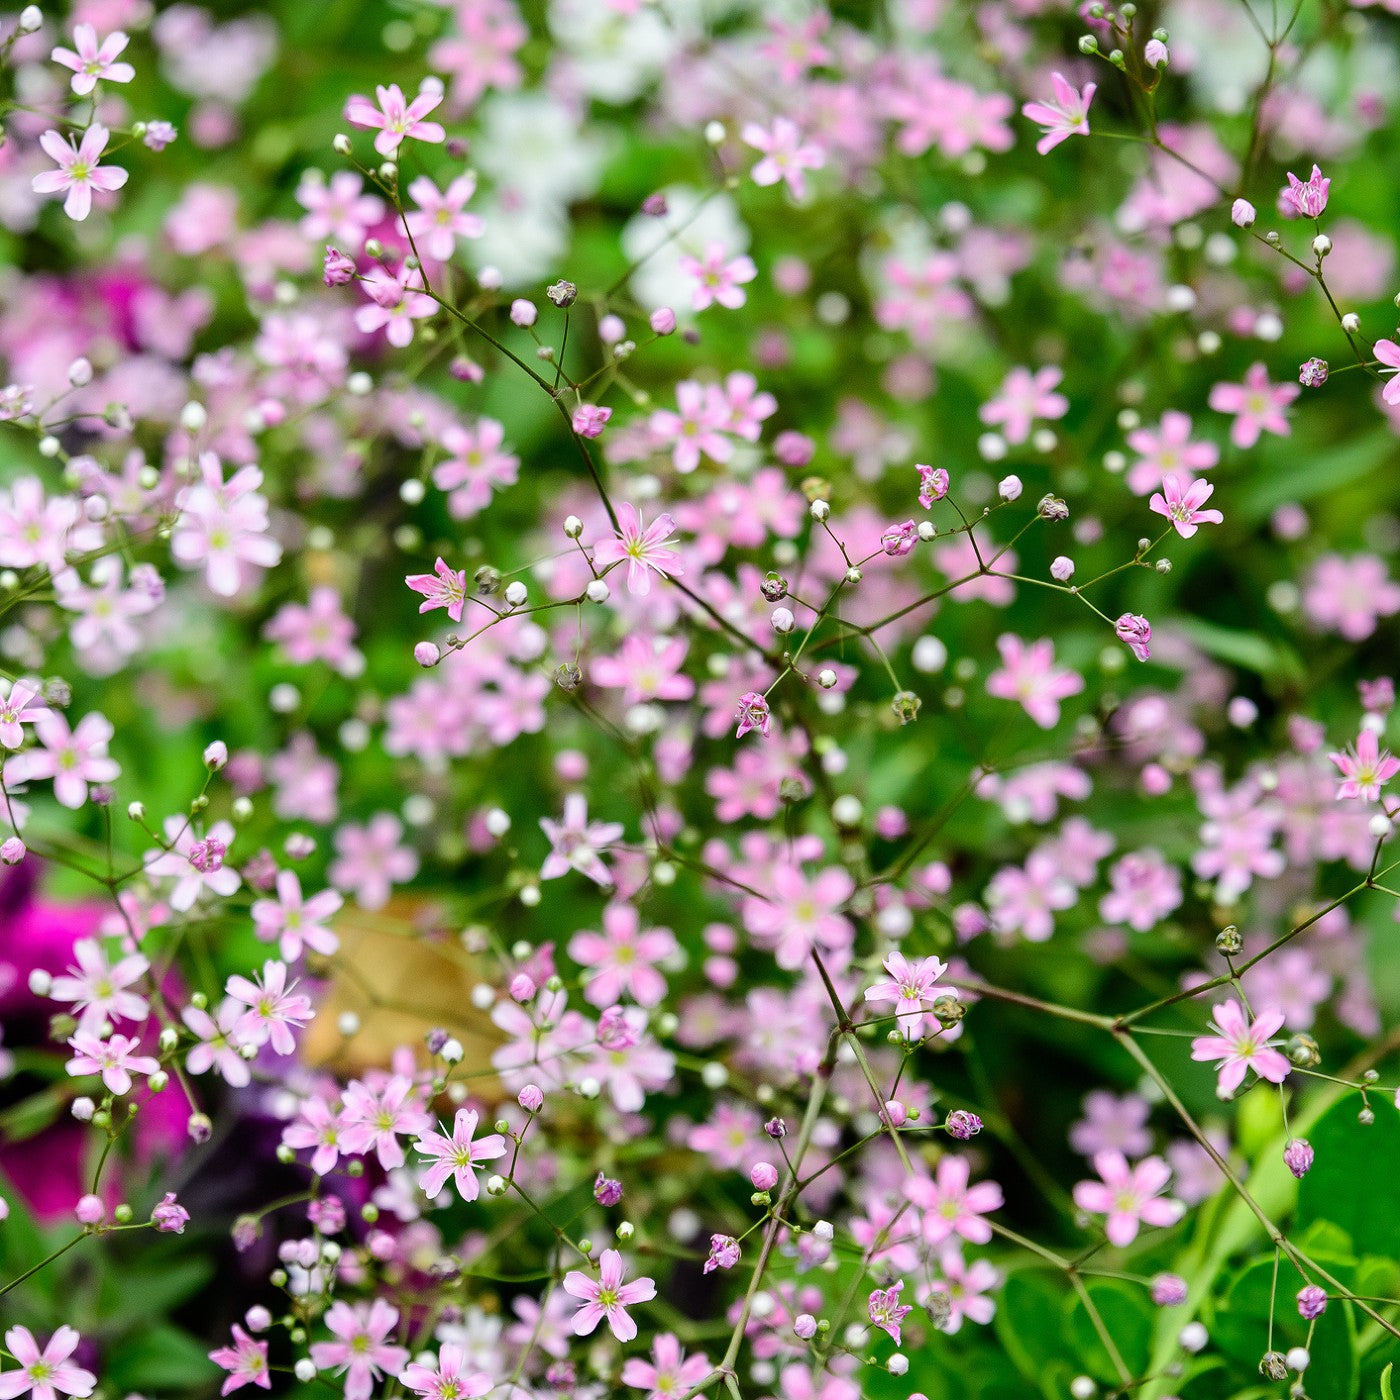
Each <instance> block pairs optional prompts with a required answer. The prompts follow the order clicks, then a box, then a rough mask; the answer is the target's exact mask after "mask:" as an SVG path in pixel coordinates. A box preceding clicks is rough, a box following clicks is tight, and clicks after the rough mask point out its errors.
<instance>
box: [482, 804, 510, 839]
mask: <svg viewBox="0 0 1400 1400" xmlns="http://www.w3.org/2000/svg"><path fill="white" fill-rule="evenodd" d="M483 825H484V826H485V827H486V830H487V832H488V833H489V834H490V835H492V836H494V837H496V839H497V840H499V839H500V838H501V837H502V836H504V835H505V834H506V832H508V831H509V830H510V816H509V814H508V813H506V812H503V811H501V809H500V808H499V807H492V808H491V810H490V811H489V812H487V814H486V816H485V819H484V822H483Z"/></svg>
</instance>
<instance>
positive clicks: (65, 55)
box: [49, 24, 136, 97]
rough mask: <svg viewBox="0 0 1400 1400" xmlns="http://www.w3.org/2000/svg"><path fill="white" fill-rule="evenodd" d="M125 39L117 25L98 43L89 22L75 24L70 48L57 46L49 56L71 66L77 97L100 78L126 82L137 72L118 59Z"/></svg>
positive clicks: (93, 85)
mask: <svg viewBox="0 0 1400 1400" xmlns="http://www.w3.org/2000/svg"><path fill="white" fill-rule="evenodd" d="M127 43H128V40H127V37H126V35H125V34H123V33H122V32H121V30H120V29H118V30H116V31H115V32H114V33H111V34H109V35H108V36H107V37H106V38H105V39H104V40H103V41H102V42H101V43H100V44H99V43H98V42H97V30H95V29H94V28H93V27H92V25H90V24H75V25H74V26H73V48H71V49H65V48H62V47H59V48H56V49H55V50H54V51H53V53H52V54H50V55H49V57H50V58H52V59H53V61H54V62H55V63H61V64H62V65H63V66H64V67H65V68H71V69H72V70H73V77H72V79H71V83H72V88H73V91H74V92H75V93H76V94H77V95H78V96H79V97H86V96H87V95H88V93H90V92H91V91H92V90H93V88H95V87H96V86H97V84H98V83H99V82H106V83H129V82H130V81H131V80H132V79H133V78H134V77H135V76H136V70H135V69H134V68H133V67H132V66H131V64H129V63H118V62H117V55H118V54H120V53H121V52H122V51H123V50H124V49H125V48H126V46H127ZM75 50H76V52H75Z"/></svg>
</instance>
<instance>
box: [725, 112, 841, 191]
mask: <svg viewBox="0 0 1400 1400" xmlns="http://www.w3.org/2000/svg"><path fill="white" fill-rule="evenodd" d="M743 137H744V144H745V145H746V146H752V147H753V148H754V150H756V151H759V152H761V153H762V155H763V159H762V160H761V161H759V162H758V164H757V165H755V166H754V168H753V170H752V171H751V172H750V176H751V178H752V180H753V182H754V184H756V185H776V184H777V183H778V181H779V180H782V181H785V182H786V184H787V187H788V189H789V190H791V191H792V197H793V198H794V199H801V198H802V196H803V195H804V194H806V192H807V175H806V172H807V171H808V170H820V169H821V168H822V166H824V165H825V164H826V152H825V151H824V150H823V149H822V148H821V147H820V146H819V145H817V144H816V143H815V142H812V141H805V140H804V139H803V136H802V132H801V130H800V128H799V127H798V125H797V123H796V122H794V121H792V120H791V119H790V118H788V117H775V118H774V119H773V125H772V126H771V127H766V128H765V127H763V126H760V125H759V123H757V122H748V123H746V124H745V126H744V130H743Z"/></svg>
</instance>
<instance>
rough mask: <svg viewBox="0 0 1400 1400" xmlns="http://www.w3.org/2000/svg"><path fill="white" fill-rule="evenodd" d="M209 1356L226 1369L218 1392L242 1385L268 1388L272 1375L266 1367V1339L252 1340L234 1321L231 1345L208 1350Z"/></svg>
mask: <svg viewBox="0 0 1400 1400" xmlns="http://www.w3.org/2000/svg"><path fill="white" fill-rule="evenodd" d="M209 1359H210V1361H212V1362H214V1363H215V1364H216V1365H218V1366H222V1367H223V1368H224V1370H225V1371H227V1372H228V1375H227V1376H225V1377H224V1384H223V1388H222V1389H221V1390H220V1391H219V1394H220V1395H228V1394H230V1393H231V1392H233V1391H235V1390H241V1389H242V1388H243V1387H244V1386H245V1385H258V1386H261V1387H262V1388H263V1389H264V1390H271V1389H272V1376H271V1374H270V1373H269V1371H268V1369H267V1343H266V1342H255V1341H254V1340H253V1339H252V1338H251V1337H250V1336H249V1335H248V1334H247V1333H246V1332H245V1331H244V1330H243V1329H242V1328H241V1327H240V1326H239V1325H238V1324H237V1323H236V1322H235V1323H234V1324H233V1345H232V1346H231V1347H218V1348H217V1349H216V1350H214V1351H211V1352H210V1353H209Z"/></svg>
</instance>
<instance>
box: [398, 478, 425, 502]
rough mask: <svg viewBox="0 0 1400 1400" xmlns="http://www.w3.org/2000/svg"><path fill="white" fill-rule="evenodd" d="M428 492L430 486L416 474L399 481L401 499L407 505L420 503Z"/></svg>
mask: <svg viewBox="0 0 1400 1400" xmlns="http://www.w3.org/2000/svg"><path fill="white" fill-rule="evenodd" d="M427 494H428V488H427V487H426V486H424V485H423V483H422V482H421V481H419V480H418V478H417V477H416V476H410V477H409V478H408V479H407V480H406V481H401V482H399V500H401V501H402V502H403V503H404V505H406V506H416V505H419V504H420V503H421V502H422V500H423V497H424V496H426V495H427Z"/></svg>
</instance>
